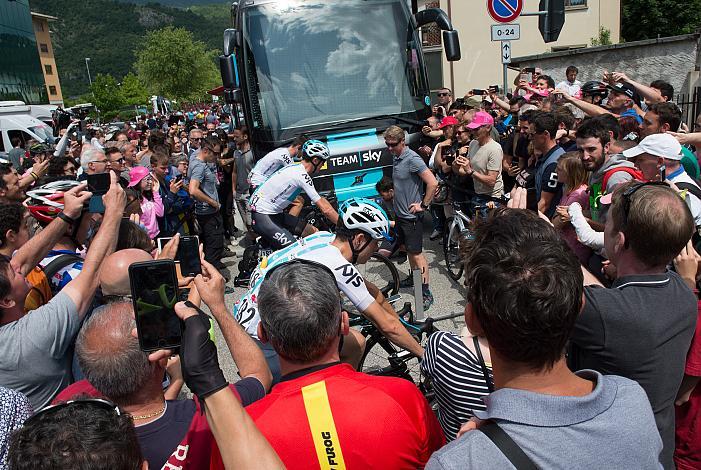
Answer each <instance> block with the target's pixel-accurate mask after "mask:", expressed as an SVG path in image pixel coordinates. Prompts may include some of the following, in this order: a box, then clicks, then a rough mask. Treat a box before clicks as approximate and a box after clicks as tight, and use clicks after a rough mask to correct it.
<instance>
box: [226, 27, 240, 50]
mask: <svg viewBox="0 0 701 470" xmlns="http://www.w3.org/2000/svg"><path fill="white" fill-rule="evenodd" d="M239 44H240V41H239V31H238V30H237V29H233V28H229V29H226V30H224V55H232V54H233V53H234V51H235V50H236V48H237V47H238V46H239Z"/></svg>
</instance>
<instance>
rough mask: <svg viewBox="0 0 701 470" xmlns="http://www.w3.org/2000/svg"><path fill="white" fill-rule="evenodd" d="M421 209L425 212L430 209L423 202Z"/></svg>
mask: <svg viewBox="0 0 701 470" xmlns="http://www.w3.org/2000/svg"><path fill="white" fill-rule="evenodd" d="M421 208H422V209H423V210H427V209H428V206H427V205H426V204H424V202H423V201H421Z"/></svg>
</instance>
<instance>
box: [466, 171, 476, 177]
mask: <svg viewBox="0 0 701 470" xmlns="http://www.w3.org/2000/svg"><path fill="white" fill-rule="evenodd" d="M474 172H475V170H470V171H468V172H467V176H472V174H473V173H474Z"/></svg>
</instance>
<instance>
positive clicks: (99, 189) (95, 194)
mask: <svg viewBox="0 0 701 470" xmlns="http://www.w3.org/2000/svg"><path fill="white" fill-rule="evenodd" d="M109 189H110V174H109V173H99V174H97V175H88V191H90V192H91V193H92V196H91V197H90V202H89V203H88V212H90V213H91V214H104V213H105V204H104V203H103V202H102V196H104V195H105V193H107V191H108V190H109Z"/></svg>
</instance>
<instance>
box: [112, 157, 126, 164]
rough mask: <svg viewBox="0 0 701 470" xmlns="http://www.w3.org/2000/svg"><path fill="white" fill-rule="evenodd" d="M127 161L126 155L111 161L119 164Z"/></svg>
mask: <svg viewBox="0 0 701 470" xmlns="http://www.w3.org/2000/svg"><path fill="white" fill-rule="evenodd" d="M125 161H126V160H125V159H124V157H122V158H118V159H116V160H111V161H110V163H119V164H120V165H121V164H122V163H124V162H125Z"/></svg>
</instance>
